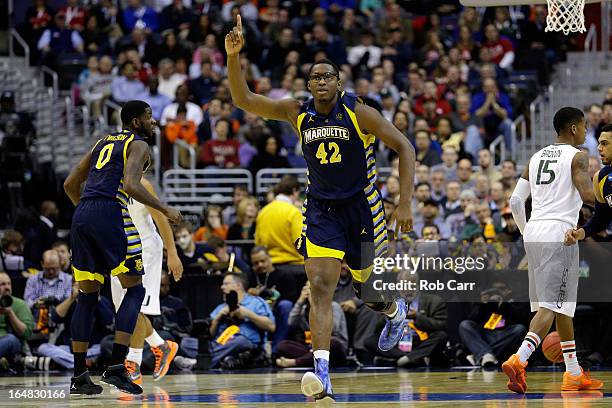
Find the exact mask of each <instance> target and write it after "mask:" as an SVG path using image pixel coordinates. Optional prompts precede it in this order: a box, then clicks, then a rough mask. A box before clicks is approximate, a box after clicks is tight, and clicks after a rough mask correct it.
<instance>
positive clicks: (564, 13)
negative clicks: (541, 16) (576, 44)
mask: <svg viewBox="0 0 612 408" xmlns="http://www.w3.org/2000/svg"><path fill="white" fill-rule="evenodd" d="M547 2H548V15H547V16H546V29H545V30H544V31H546V32H548V31H563V34H565V35H568V34H569V33H572V32H578V33H584V32H586V28H585V27H584V0H547Z"/></svg>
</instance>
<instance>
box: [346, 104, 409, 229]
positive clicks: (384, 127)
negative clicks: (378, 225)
mask: <svg viewBox="0 0 612 408" xmlns="http://www.w3.org/2000/svg"><path fill="white" fill-rule="evenodd" d="M355 114H356V116H357V123H358V124H359V127H360V128H361V131H362V132H363V133H365V134H372V135H376V136H377V137H379V138H380V140H382V141H383V142H384V143H385V144H386V145H387V146H389V147H390V148H392V149H393V150H394V151H395V152H396V153H397V154H398V155H399V175H400V202H399V205H398V207H397V210H396V211H395V214H394V218H395V220H396V221H397V223H398V227H399V228H401V231H404V232H408V231H411V230H412V193H413V191H414V173H415V161H416V155H415V153H414V148H413V147H412V144H411V143H410V142H409V141H408V139H407V138H406V136H404V135H403V134H402V133H401V132H400V131H399V130H397V128H396V127H395V126H394V125H393V124H392V123H391V122H389V121H388V120H386V119H385V118H384V117H383V116H382V115H381V114H380V113H378V111H377V110H376V109H374V108H372V107H370V106H367V105H364V104H357V105H356V106H355ZM396 232H398V231H396Z"/></svg>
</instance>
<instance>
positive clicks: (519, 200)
mask: <svg viewBox="0 0 612 408" xmlns="http://www.w3.org/2000/svg"><path fill="white" fill-rule="evenodd" d="M530 194H531V186H530V185H529V162H527V166H526V167H525V170H524V171H523V174H522V175H521V178H519V179H518V181H517V182H516V187H514V191H513V192H512V196H511V197H510V209H511V210H512V217H513V218H514V222H516V226H517V227H518V228H519V231H521V234H524V232H523V231H524V230H525V224H527V216H526V215H525V201H527V199H528V198H529V195H530Z"/></svg>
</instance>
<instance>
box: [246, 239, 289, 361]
mask: <svg viewBox="0 0 612 408" xmlns="http://www.w3.org/2000/svg"><path fill="white" fill-rule="evenodd" d="M251 264H252V265H253V272H254V277H255V282H252V285H250V286H251V287H250V288H249V294H251V295H253V296H260V297H262V298H263V299H265V301H266V302H267V303H268V305H270V308H271V309H272V311H273V312H274V317H275V319H276V331H275V332H274V340H273V342H272V350H273V351H276V347H278V344H279V343H280V342H281V341H282V340H285V339H286V338H287V334H288V333H289V313H290V312H291V309H292V308H293V302H294V301H295V300H296V299H297V297H298V296H297V288H299V286H297V285H296V276H295V275H294V274H292V273H291V272H289V271H287V270H282V269H277V268H275V266H274V264H272V257H271V256H270V255H269V254H268V250H267V249H266V248H265V247H262V246H256V247H255V248H253V250H252V251H251ZM253 286H255V287H253Z"/></svg>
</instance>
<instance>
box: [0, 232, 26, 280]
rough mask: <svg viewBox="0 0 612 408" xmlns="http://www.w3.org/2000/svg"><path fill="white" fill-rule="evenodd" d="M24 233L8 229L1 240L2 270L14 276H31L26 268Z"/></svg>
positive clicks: (0, 263)
mask: <svg viewBox="0 0 612 408" xmlns="http://www.w3.org/2000/svg"><path fill="white" fill-rule="evenodd" d="M22 254H23V235H21V234H20V233H19V232H17V231H15V230H6V231H4V235H2V240H1V241H0V272H4V273H6V274H8V275H9V276H12V277H20V276H22V274H23V276H26V277H27V276H30V275H29V274H28V273H27V272H25V270H26V269H27V267H26V260H25V258H24V257H23V255H22Z"/></svg>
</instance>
